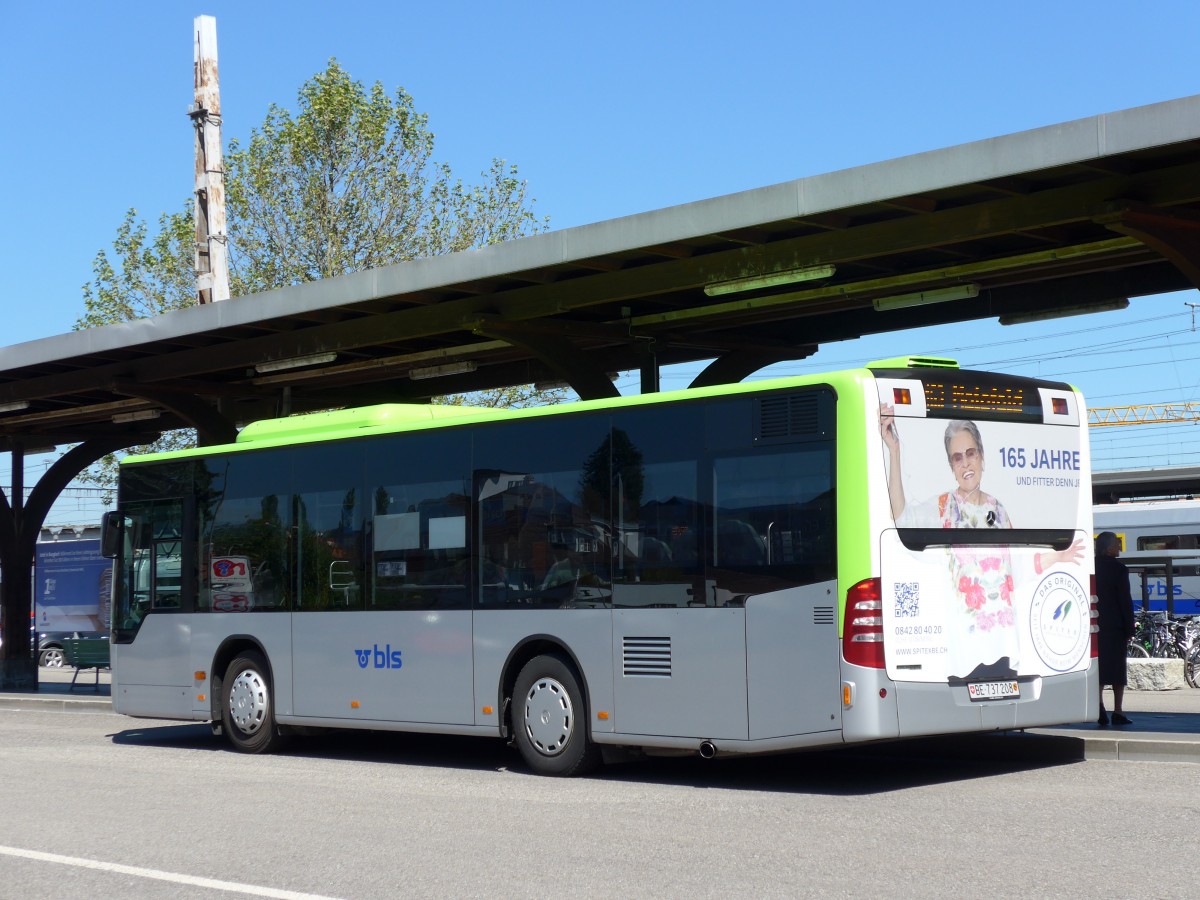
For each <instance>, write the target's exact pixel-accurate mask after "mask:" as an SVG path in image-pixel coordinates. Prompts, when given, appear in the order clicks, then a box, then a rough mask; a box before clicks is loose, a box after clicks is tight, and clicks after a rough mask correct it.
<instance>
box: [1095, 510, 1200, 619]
mask: <svg viewBox="0 0 1200 900" xmlns="http://www.w3.org/2000/svg"><path fill="white" fill-rule="evenodd" d="M1092 516H1093V521H1094V524H1095V527H1096V530H1097V531H1112V532H1115V533H1116V535H1117V536H1118V537H1119V538H1121V551H1122V552H1121V558H1122V561H1123V562H1124V563H1125V564H1126V565H1128V566H1130V569H1131V571H1130V575H1129V578H1130V592H1131V593H1132V594H1133V601H1134V604H1135V605H1139V604H1140V605H1141V606H1142V607H1143V608H1144V609H1149V610H1151V611H1153V612H1165V611H1168V609H1169V611H1170V612H1172V613H1174V614H1175V615H1177V616H1196V615H1200V500H1193V499H1177V500H1139V501H1132V502H1126V503H1104V504H1098V505H1097V506H1095V507H1094V508H1093V510H1092ZM1167 559H1170V560H1171V562H1172V566H1171V575H1172V577H1171V585H1170V597H1171V603H1170V604H1168V603H1167V597H1168V587H1167V578H1166V575H1165V572H1164V570H1163V569H1164V567H1163V565H1162V563H1163V562H1164V561H1165V560H1167ZM1155 563H1157V565H1156V564H1155ZM1143 582H1144V584H1143Z"/></svg>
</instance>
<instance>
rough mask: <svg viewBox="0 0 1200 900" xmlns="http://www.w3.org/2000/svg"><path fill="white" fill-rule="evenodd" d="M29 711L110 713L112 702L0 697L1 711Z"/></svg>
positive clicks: (107, 700)
mask: <svg viewBox="0 0 1200 900" xmlns="http://www.w3.org/2000/svg"><path fill="white" fill-rule="evenodd" d="M28 709H36V710H39V711H41V712H48V711H49V712H76V713H79V712H87V713H110V712H112V700H111V699H109V698H108V697H96V698H91V697H54V696H51V697H45V696H43V697H39V696H37V695H32V694H31V695H29V696H27V697H23V696H20V695H19V694H6V695H3V696H0V710H7V711H10V712H11V711H20V710H28Z"/></svg>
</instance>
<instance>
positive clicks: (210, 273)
mask: <svg viewBox="0 0 1200 900" xmlns="http://www.w3.org/2000/svg"><path fill="white" fill-rule="evenodd" d="M193 31H194V32H195V39H196V40H195V54H194V56H193V59H194V67H195V82H196V94H195V98H196V102H195V103H194V104H193V105H192V108H191V109H190V110H189V111H188V116H189V117H190V118H191V120H192V125H193V126H194V127H195V129H196V206H195V219H196V302H197V303H215V302H216V301H218V300H228V299H229V257H228V253H227V251H228V235H227V234H226V232H225V164H224V161H223V160H222V158H221V91H220V86H219V82H218V79H217V20H216V19H214V18H213V17H212V16H197V17H196V19H195V21H194V23H193Z"/></svg>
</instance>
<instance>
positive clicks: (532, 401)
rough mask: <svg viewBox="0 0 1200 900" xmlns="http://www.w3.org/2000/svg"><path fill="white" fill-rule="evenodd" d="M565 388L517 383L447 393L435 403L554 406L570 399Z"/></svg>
mask: <svg viewBox="0 0 1200 900" xmlns="http://www.w3.org/2000/svg"><path fill="white" fill-rule="evenodd" d="M568 397H569V395H568V393H567V391H566V390H565V389H563V388H550V389H549V390H538V389H537V388H535V387H534V386H533V385H531V384H516V385H512V386H511V387H502V388H493V389H492V390H489V391H474V392H472V393H470V394H447V395H446V396H444V397H435V398H434V400H433V402H434V403H442V404H445V405H447V406H490V407H493V408H495V409H520V408H522V407H525V406H553V405H555V404H557V403H562V402H564V401H566V400H567V399H568Z"/></svg>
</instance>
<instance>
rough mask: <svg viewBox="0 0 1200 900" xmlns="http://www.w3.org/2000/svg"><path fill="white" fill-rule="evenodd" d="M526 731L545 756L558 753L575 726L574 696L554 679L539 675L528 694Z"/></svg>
mask: <svg viewBox="0 0 1200 900" xmlns="http://www.w3.org/2000/svg"><path fill="white" fill-rule="evenodd" d="M524 724H525V734H526V735H528V736H529V741H530V743H531V744H532V745H533V747H534V749H536V750H537V751H538V753H541V754H542V755H543V756H557V755H558V754H560V753H562V751H563V748H565V747H566V746H567V742H568V741H570V739H571V734H572V732H573V731H574V729H575V710H574V708H573V707H572V705H571V695H570V694H569V693H567V689H566V688H565V687H564V686H563V684H562V683H561V682H560V681H558V680H556V679H554V678H539V679H538V680H537V681H535V682H534V683H533V686H532V687H530V689H529V693H528V694H526V695H525V722H524Z"/></svg>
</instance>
